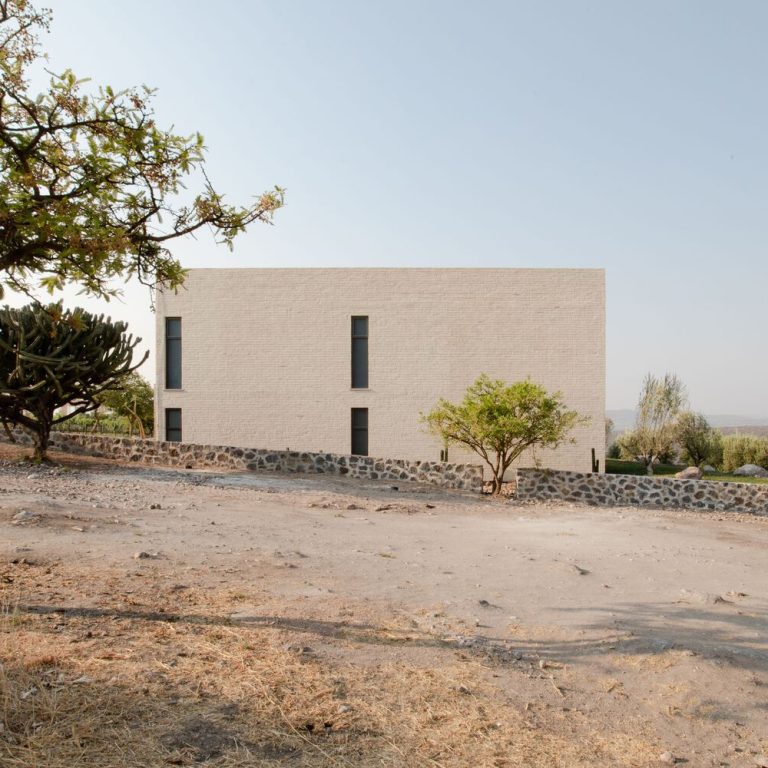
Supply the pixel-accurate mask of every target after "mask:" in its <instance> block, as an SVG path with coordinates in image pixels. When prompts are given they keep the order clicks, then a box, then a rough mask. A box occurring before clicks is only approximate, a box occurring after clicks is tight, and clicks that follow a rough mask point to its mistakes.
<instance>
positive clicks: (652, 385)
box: [619, 373, 688, 475]
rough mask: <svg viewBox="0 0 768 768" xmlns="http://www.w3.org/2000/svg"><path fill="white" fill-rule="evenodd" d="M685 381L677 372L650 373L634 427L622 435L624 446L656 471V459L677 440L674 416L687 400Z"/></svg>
mask: <svg viewBox="0 0 768 768" xmlns="http://www.w3.org/2000/svg"><path fill="white" fill-rule="evenodd" d="M687 400H688V398H687V394H686V391H685V385H684V384H683V382H682V381H680V379H678V378H677V376H675V375H674V374H671V373H666V374H664V377H663V378H661V379H660V378H657V377H656V376H653V375H652V374H650V373H649V374H648V375H647V376H646V377H645V380H644V381H643V388H642V390H641V392H640V400H639V402H638V410H637V419H636V421H635V429H634V430H632V432H630V433H625V434H623V435H622V436H621V439H620V441H619V442H620V444H621V445H622V446H623V449H624V450H625V451H626V452H627V453H629V452H631V453H633V454H634V457H635V458H637V459H638V460H639V461H640V462H642V463H643V464H645V466H646V467H647V470H648V474H649V475H652V474H653V463H654V461H658V460H659V459H660V458H661V457H662V456H664V455H668V454H669V453H670V452H671V450H672V447H673V446H674V443H675V418H676V416H677V414H678V413H679V412H680V410H681V409H682V408H683V407H684V406H685V404H686V403H687Z"/></svg>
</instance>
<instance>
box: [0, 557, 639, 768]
mask: <svg viewBox="0 0 768 768" xmlns="http://www.w3.org/2000/svg"><path fill="white" fill-rule="evenodd" d="M3 576H5V581H6V583H5V584H2V581H3ZM82 580H83V574H78V573H74V572H64V571H63V570H62V569H61V568H60V567H53V568H47V569H46V568H43V567H30V566H9V567H8V569H6V570H5V573H3V569H2V568H0V585H2V587H1V588H2V589H3V594H2V604H3V611H2V616H1V617H0V765H3V766H4V767H7V768H22V767H23V768H42V767H43V766H45V768H74V767H76V766H77V767H79V766H83V767H84V768H85V767H89V766H93V767H94V768H95V767H96V766H98V768H107V767H109V766H121V768H122V767H132V766H136V768H138V767H139V766H141V767H142V768H144V767H146V766H168V765H205V766H210V767H213V766H215V767H216V768H236V767H237V768H241V767H244V766H285V765H289V766H296V767H297V768H304V767H310V766H311V767H312V768H320V767H321V766H322V767H325V766H445V767H447V766H544V765H546V766H568V767H569V768H570V767H571V766H573V767H577V766H582V765H584V766H586V765H589V766H596V765H603V766H616V765H636V766H641V765H649V764H651V762H652V755H653V750H651V749H650V748H649V746H648V745H647V744H646V743H645V742H644V741H643V740H642V739H638V738H633V737H629V736H625V735H622V734H617V733H600V732H597V731H596V730H595V729H593V728H592V727H591V726H590V724H589V722H588V721H587V720H586V719H584V718H583V717H581V716H580V715H578V713H568V712H563V711H561V710H562V707H560V706H559V704H562V702H559V703H558V707H557V708H553V709H552V711H549V710H548V709H547V708H544V707H541V706H538V705H537V706H534V707H519V706H513V705H512V704H511V703H510V697H509V696H508V695H506V693H505V692H504V691H503V690H501V689H500V686H499V683H498V682H497V680H496V678H495V676H494V669H493V668H492V667H490V666H489V664H488V663H487V662H485V661H483V660H482V659H479V658H468V657H466V656H462V655H459V654H457V653H456V652H455V651H453V650H450V649H440V648H438V647H437V644H436V643H430V642H427V641H428V640H429V638H423V637H421V638H415V639H417V640H420V641H423V647H422V653H421V656H418V655H417V656H415V657H413V658H407V659H405V660H403V659H402V658H400V659H397V658H394V659H393V657H392V655H391V654H388V653H387V652H386V651H387V649H389V650H391V648H392V646H393V645H394V646H397V647H401V646H402V645H403V643H405V642H407V640H408V639H411V640H413V639H414V634H413V630H412V629H409V630H408V632H406V631H405V630H401V629H399V628H398V627H396V626H394V627H393V626H392V625H391V624H390V625H389V626H387V627H386V628H382V629H376V628H370V629H369V628H364V627H358V628H356V627H354V626H352V627H351V628H350V632H349V638H346V637H345V636H344V633H341V634H340V635H339V636H336V637H334V638H332V643H333V644H334V645H335V646H336V647H342V648H343V649H344V651H345V653H343V654H338V655H337V656H334V660H333V661H329V660H328V659H327V658H324V657H323V655H322V654H319V653H318V654H317V655H315V653H313V652H311V651H309V652H307V651H305V650H304V649H305V646H304V645H303V644H304V643H306V642H307V635H306V634H301V633H297V632H291V631H286V630H284V629H281V628H279V627H278V628H276V627H274V626H270V625H269V622H264V623H262V624H261V625H254V624H246V623H242V624H241V623H239V622H233V621H231V620H230V619H229V611H231V610H236V609H238V608H239V604H241V603H242V601H243V600H246V599H248V597H249V595H248V594H247V593H241V592H237V593H233V592H232V591H231V590H230V591H228V592H220V593H212V592H206V591H204V590H196V589H184V590H174V589H173V587H169V586H167V585H164V584H161V583H157V582H153V581H151V580H149V579H142V580H141V581H146V582H147V583H146V584H143V585H142V588H141V590H140V591H137V590H136V589H131V590H130V592H129V591H128V590H127V589H126V590H125V591H123V589H122V587H124V586H126V585H125V584H124V581H125V579H124V578H123V577H120V576H115V575H111V576H107V575H101V577H100V580H97V581H99V583H94V579H93V578H91V581H90V583H88V588H87V592H88V593H89V594H91V595H97V596H100V597H98V599H96V598H94V599H93V600H92V601H91V606H92V610H86V611H81V612H80V613H78V612H74V611H73V612H66V613H64V612H44V611H43V610H41V608H40V606H43V605H47V606H51V605H52V604H55V602H56V599H58V600H60V599H61V597H62V595H64V594H66V593H68V592H69V591H70V590H75V589H77V588H78V587H77V585H78V584H79V585H80V587H79V589H81V590H82V589H83V586H82V585H83V581H82ZM9 581H11V582H12V583H8V582H9ZM134 586H135V585H133V584H132V585H131V587H134ZM77 603H78V604H79V605H81V606H82V605H84V604H85V601H84V600H82V599H80V600H78V601H77ZM34 606H38V607H37V608H35V607H34ZM169 606H172V607H173V610H174V612H175V613H171V612H170V611H169ZM263 607H264V608H265V609H268V610H269V612H270V613H272V614H274V613H275V608H276V606H275V605H268V606H266V605H265V606H263ZM163 611H164V612H165V613H162V612H163ZM315 639H317V638H315ZM326 641H327V638H326ZM313 642H314V641H313ZM371 643H380V647H381V653H380V654H379V655H380V657H381V658H380V661H375V662H374V663H371V662H370V658H368V659H367V660H366V661H365V662H360V661H359V660H356V658H355V648H356V647H357V646H363V645H365V646H367V650H368V651H369V657H370V644H371ZM406 655H407V654H406ZM577 734H578V735H577Z"/></svg>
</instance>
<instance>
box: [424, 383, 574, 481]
mask: <svg viewBox="0 0 768 768" xmlns="http://www.w3.org/2000/svg"><path fill="white" fill-rule="evenodd" d="M422 420H423V421H424V422H425V423H426V424H427V426H428V428H429V430H430V431H431V432H432V433H433V434H435V435H436V436H437V437H439V438H440V439H441V440H442V441H444V442H445V443H454V444H460V445H464V446H466V447H467V448H469V449H470V450H472V451H474V452H475V453H477V454H478V455H479V456H480V457H481V458H482V459H483V461H484V462H485V463H486V464H487V465H488V466H489V467H490V469H491V472H492V474H493V486H492V493H493V494H494V495H496V494H498V493H500V492H501V486H502V481H503V479H504V473H505V472H506V471H507V469H509V467H510V466H511V464H512V462H513V461H514V460H515V459H517V458H518V457H519V456H520V455H521V454H522V453H523V452H524V451H526V450H528V449H531V450H532V451H534V452H535V450H536V449H537V448H557V446H559V445H560V444H561V443H562V442H563V441H565V440H566V439H567V437H568V435H569V433H570V432H571V430H572V429H573V428H574V427H575V426H577V425H579V424H583V423H586V421H588V419H586V418H583V417H580V416H579V414H578V413H576V411H570V410H568V409H567V408H566V406H565V404H564V403H563V399H562V395H561V394H560V393H559V392H556V393H555V394H549V393H548V392H547V391H546V390H545V389H544V388H543V387H541V386H539V385H538V384H534V383H533V382H532V381H528V380H526V381H517V382H515V383H514V384H506V383H505V382H503V381H499V380H492V379H490V378H489V377H488V376H486V375H485V374H481V375H480V377H479V378H478V379H477V381H475V383H474V384H472V385H471V386H470V387H469V388H468V389H467V391H466V393H465V395H464V399H463V400H462V402H461V403H459V404H455V403H451V402H448V400H444V399H441V400H439V401H438V403H437V405H436V406H435V407H434V408H433V409H432V410H431V411H430V412H429V413H428V414H427V415H426V416H422ZM534 461H536V459H535V456H534ZM537 463H538V462H537Z"/></svg>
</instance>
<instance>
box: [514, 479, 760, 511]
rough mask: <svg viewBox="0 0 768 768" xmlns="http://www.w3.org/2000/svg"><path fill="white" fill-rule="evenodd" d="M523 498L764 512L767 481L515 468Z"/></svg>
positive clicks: (518, 486)
mask: <svg viewBox="0 0 768 768" xmlns="http://www.w3.org/2000/svg"><path fill="white" fill-rule="evenodd" d="M517 499H518V500H521V501H541V500H556V501H580V502H585V503H587V504H595V505H598V506H640V507H681V508H685V509H701V510H711V511H729V512H751V513H753V514H756V515H768V484H765V485H762V484H749V483H737V482H733V483H722V482H713V481H708V480H678V479H676V478H670V477H646V476H637V475H604V474H583V473H581V472H564V471H558V470H549V469H519V470H517Z"/></svg>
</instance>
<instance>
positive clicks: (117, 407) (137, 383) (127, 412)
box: [96, 372, 155, 439]
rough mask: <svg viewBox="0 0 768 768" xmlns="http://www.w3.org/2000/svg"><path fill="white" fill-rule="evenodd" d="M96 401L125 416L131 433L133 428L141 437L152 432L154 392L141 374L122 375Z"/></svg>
mask: <svg viewBox="0 0 768 768" xmlns="http://www.w3.org/2000/svg"><path fill="white" fill-rule="evenodd" d="M98 402H99V405H103V406H106V407H107V408H109V409H110V410H111V411H113V412H114V413H115V414H117V415H118V416H124V417H125V418H127V419H128V423H129V424H130V428H131V434H132V433H133V429H134V428H135V429H136V430H137V431H138V433H139V437H141V438H142V439H143V438H145V437H146V433H147V432H152V430H153V427H154V421H155V413H154V406H155V392H154V390H153V389H152V385H151V384H150V383H149V382H148V381H147V380H146V379H145V378H144V377H143V376H142V375H141V374H139V373H135V372H134V373H129V374H128V375H127V376H124V377H122V378H121V379H120V382H119V383H118V385H117V386H116V387H115V388H110V389H105V390H104V391H103V392H102V393H101V394H100V395H99V397H98ZM96 413H98V411H97V412H96Z"/></svg>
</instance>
